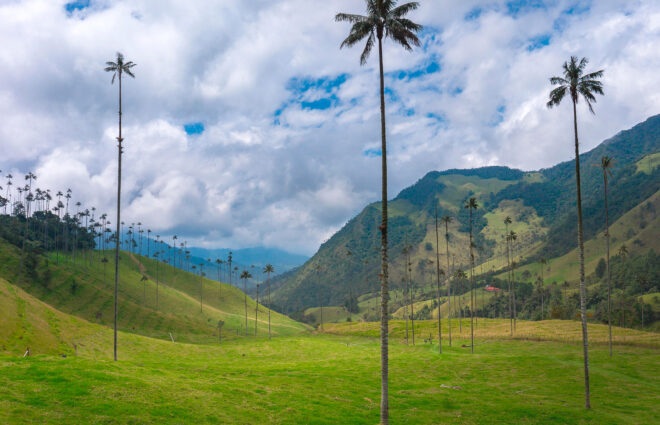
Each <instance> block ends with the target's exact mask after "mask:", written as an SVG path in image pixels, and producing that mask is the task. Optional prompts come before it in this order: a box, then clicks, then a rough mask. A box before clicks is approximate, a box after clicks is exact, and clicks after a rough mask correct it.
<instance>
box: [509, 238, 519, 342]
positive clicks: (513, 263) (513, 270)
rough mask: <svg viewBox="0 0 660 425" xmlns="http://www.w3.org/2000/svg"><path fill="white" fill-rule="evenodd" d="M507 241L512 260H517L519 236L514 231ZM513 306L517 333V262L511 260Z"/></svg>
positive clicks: (512, 315) (512, 314)
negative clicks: (515, 244) (515, 252)
mask: <svg viewBox="0 0 660 425" xmlns="http://www.w3.org/2000/svg"><path fill="white" fill-rule="evenodd" d="M507 238H508V239H507V240H508V243H509V246H510V247H511V255H512V258H515V254H514V253H513V252H514V251H513V243H514V242H515V241H516V240H517V239H518V234H517V233H516V232H514V231H513V230H512V231H510V232H509V235H508V236H507ZM510 268H511V294H510V296H511V304H512V307H513V311H512V313H511V317H512V318H513V332H515V331H516V321H517V319H518V314H517V312H516V275H515V274H514V273H515V269H516V262H515V261H513V259H512V260H511V267H510Z"/></svg>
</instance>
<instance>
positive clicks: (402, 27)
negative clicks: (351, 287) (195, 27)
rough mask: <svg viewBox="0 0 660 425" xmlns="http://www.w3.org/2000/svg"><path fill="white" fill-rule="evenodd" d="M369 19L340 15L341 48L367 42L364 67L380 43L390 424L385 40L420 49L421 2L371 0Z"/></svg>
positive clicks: (384, 378)
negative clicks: (344, 25)
mask: <svg viewBox="0 0 660 425" xmlns="http://www.w3.org/2000/svg"><path fill="white" fill-rule="evenodd" d="M366 3H367V5H366V6H367V16H361V15H352V14H346V13H339V14H337V16H336V17H335V20H336V21H338V22H349V23H351V24H352V27H351V31H350V33H349V35H348V37H346V39H345V40H344V41H343V42H342V44H341V47H352V46H354V45H356V44H357V43H359V42H360V41H362V40H364V39H366V45H365V48H364V50H363V51H362V55H361V56H360V64H361V65H365V64H366V63H367V59H368V57H369V54H370V53H371V50H372V48H373V47H374V43H375V42H376V39H377V40H378V60H379V70H380V122H381V160H382V221H381V225H380V231H381V249H382V256H381V268H382V271H381V407H380V419H381V423H382V424H384V425H387V424H389V404H388V345H387V344H388V321H387V320H388V309H387V302H388V300H389V292H388V270H387V265H388V264H387V262H388V260H387V139H386V134H385V79H384V72H383V38H388V37H389V38H391V39H392V40H393V41H394V42H395V43H397V44H399V45H401V46H403V47H404V48H405V49H406V50H412V46H419V45H420V42H419V39H418V38H417V35H416V33H417V32H418V31H419V30H421V28H422V26H421V25H418V24H416V23H414V22H412V21H411V20H409V19H406V18H405V16H406V15H407V14H408V13H409V12H411V11H413V10H415V9H417V8H418V7H419V3H418V2H409V3H405V4H402V5H401V6H397V5H396V4H397V1H396V0H367V1H366Z"/></svg>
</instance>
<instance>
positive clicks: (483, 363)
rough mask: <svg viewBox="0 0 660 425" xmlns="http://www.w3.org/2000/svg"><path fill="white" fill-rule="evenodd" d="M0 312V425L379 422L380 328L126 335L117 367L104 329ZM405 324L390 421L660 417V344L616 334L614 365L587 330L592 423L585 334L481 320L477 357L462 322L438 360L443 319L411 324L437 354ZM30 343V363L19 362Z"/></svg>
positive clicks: (595, 331) (27, 304)
mask: <svg viewBox="0 0 660 425" xmlns="http://www.w3.org/2000/svg"><path fill="white" fill-rule="evenodd" d="M0 307H1V310H0V319H1V323H2V324H3V326H2V327H0V339H1V340H2V342H3V345H2V346H1V347H2V349H1V350H0V386H1V387H2V388H3V390H2V391H1V392H0V423H3V424H32V423H34V424H36V423H39V424H44V423H45V424H71V423H103V424H119V423H122V424H123V423H133V424H149V423H158V424H181V423H203V424H207V423H208V424H217V423H232V424H234V423H240V424H261V423H274V424H326V423H327V424H330V423H332V424H336V423H341V424H375V423H377V422H378V414H379V409H378V403H379V391H380V390H379V382H380V381H379V370H380V365H379V342H378V339H377V338H376V336H377V335H378V324H377V323H342V324H328V325H327V326H326V330H327V333H326V334H301V335H297V336H285V337H277V338H274V339H272V340H268V339H266V338H234V339H231V340H228V341H223V342H222V343H221V344H220V343H217V342H216V343H212V344H211V343H209V344H186V343H172V342H169V341H164V340H161V339H155V338H149V337H144V336H141V335H136V334H133V333H127V332H120V334H119V360H120V361H119V362H116V363H115V362H112V361H111V360H110V359H111V354H112V331H111V329H109V328H108V327H106V326H102V325H98V324H93V323H89V322H87V321H85V320H83V319H80V318H76V317H73V316H71V315H68V314H65V313H62V312H60V311H57V310H55V309H53V308H52V307H50V306H48V305H46V304H44V303H43V302H42V301H40V300H38V299H36V298H35V297H33V296H31V295H30V294H28V293H26V292H25V291H23V290H22V289H20V288H17V287H15V286H14V285H11V284H9V283H7V282H6V281H0ZM444 325H445V326H446V323H445V324H444ZM404 326H405V325H404V323H403V322H401V321H393V322H391V328H392V334H391V338H390V342H391V344H390V374H391V375H390V376H391V377H390V406H391V407H390V408H391V417H392V422H393V423H402V424H437V423H443V424H511V423H517V424H518V423H522V424H593V423H598V424H622V423H631V424H650V423H654V422H656V420H657V418H658V415H660V407H659V405H658V403H657V394H658V392H659V391H660V363H658V362H657V358H658V354H660V335H658V334H652V333H644V332H640V331H633V330H623V329H619V328H615V355H614V357H613V358H609V357H608V355H607V350H606V346H605V344H604V342H605V335H606V333H605V327H604V326H599V325H592V326H590V332H591V338H592V341H593V343H592V347H591V368H592V369H591V370H592V372H591V373H592V375H591V378H592V397H593V398H592V404H593V408H592V409H591V410H589V411H587V410H585V409H583V408H582V403H583V395H582V375H581V365H582V363H581V349H580V346H579V338H580V336H579V335H580V331H579V323H577V322H572V321H547V322H519V323H518V326H517V328H518V329H517V333H516V337H515V338H513V339H512V338H510V337H508V336H507V334H508V322H507V321H503V320H487V321H479V325H478V327H477V330H476V335H477V339H476V341H477V345H476V346H475V354H470V351H469V349H468V348H465V347H464V344H466V343H468V340H467V337H468V333H467V329H469V326H467V321H464V326H463V333H462V334H459V333H458V331H457V329H458V327H457V323H456V322H454V324H453V329H454V332H453V346H452V347H451V348H450V347H448V345H447V342H446V340H445V342H444V344H443V345H444V346H443V354H442V355H440V354H438V352H437V348H438V347H437V339H436V338H435V333H436V332H437V328H436V327H435V326H436V323H435V322H434V321H417V322H416V326H417V329H418V335H421V337H422V338H423V337H424V336H425V335H426V334H428V333H432V334H433V335H434V343H433V344H432V345H431V344H427V343H419V344H417V345H416V346H408V345H405V344H404V343H403V332H404ZM7 329H11V331H10V332H9V333H7V332H6V331H7ZM444 331H445V335H446V329H445V330H444ZM72 341H75V343H76V345H77V350H75V349H74V348H73V345H72V343H71V342H72ZM418 341H419V342H421V341H422V340H421V339H418ZM25 345H30V346H31V349H32V353H33V355H32V356H31V357H28V358H22V357H21V356H20V355H21V353H22V352H23V350H24V348H25V347H24V346H25ZM76 351H77V352H76ZM62 354H64V355H66V357H63V356H62Z"/></svg>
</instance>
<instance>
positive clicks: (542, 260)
mask: <svg viewBox="0 0 660 425" xmlns="http://www.w3.org/2000/svg"><path fill="white" fill-rule="evenodd" d="M539 263H540V264H541V320H543V287H544V282H545V279H543V269H544V268H545V266H546V264H548V260H546V259H545V257H541V259H540V260H539Z"/></svg>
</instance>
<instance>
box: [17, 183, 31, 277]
mask: <svg viewBox="0 0 660 425" xmlns="http://www.w3.org/2000/svg"><path fill="white" fill-rule="evenodd" d="M30 190H32V179H30V185H29V187H28V195H29V194H30ZM25 205H26V206H25V229H24V231H23V232H24V233H23V247H22V248H21V262H20V267H19V269H18V283H17V284H18V285H20V284H21V279H22V278H23V258H24V257H25V241H26V239H27V234H28V220H29V217H30V201H26V202H25Z"/></svg>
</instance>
